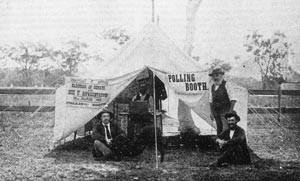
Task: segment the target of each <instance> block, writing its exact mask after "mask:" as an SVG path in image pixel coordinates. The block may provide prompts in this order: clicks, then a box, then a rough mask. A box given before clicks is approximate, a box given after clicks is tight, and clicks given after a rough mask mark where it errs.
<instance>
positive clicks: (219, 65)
mask: <svg viewBox="0 0 300 181" xmlns="http://www.w3.org/2000/svg"><path fill="white" fill-rule="evenodd" d="M206 65H208V67H209V70H213V69H215V68H222V69H223V70H224V71H225V72H229V71H230V70H231V68H232V66H231V65H230V64H229V63H225V62H224V60H221V59H217V58H215V59H213V60H212V61H211V63H210V64H206Z"/></svg>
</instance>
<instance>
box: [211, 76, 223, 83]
mask: <svg viewBox="0 0 300 181" xmlns="http://www.w3.org/2000/svg"><path fill="white" fill-rule="evenodd" d="M212 78H213V80H214V82H215V83H220V82H221V81H222V80H223V74H213V75H212Z"/></svg>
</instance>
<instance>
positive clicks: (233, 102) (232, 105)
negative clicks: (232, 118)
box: [229, 100, 236, 112]
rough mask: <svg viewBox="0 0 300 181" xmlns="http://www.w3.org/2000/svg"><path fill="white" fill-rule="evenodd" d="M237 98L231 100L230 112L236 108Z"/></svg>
mask: <svg viewBox="0 0 300 181" xmlns="http://www.w3.org/2000/svg"><path fill="white" fill-rule="evenodd" d="M235 103H236V100H231V101H230V109H229V112H232V111H233V110H234V106H235Z"/></svg>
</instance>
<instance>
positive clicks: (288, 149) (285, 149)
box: [0, 113, 300, 180]
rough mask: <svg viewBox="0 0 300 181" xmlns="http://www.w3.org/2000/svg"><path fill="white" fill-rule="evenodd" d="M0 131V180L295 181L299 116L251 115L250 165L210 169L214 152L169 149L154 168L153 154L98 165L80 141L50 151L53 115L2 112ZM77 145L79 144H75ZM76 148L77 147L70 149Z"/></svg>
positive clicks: (299, 173)
mask: <svg viewBox="0 0 300 181" xmlns="http://www.w3.org/2000/svg"><path fill="white" fill-rule="evenodd" d="M3 114H4V116H3V120H4V127H5V130H2V129H1V128H0V144H1V146H0V180H299V178H300V161H299V156H300V140H299V138H300V126H299V125H300V121H299V118H300V115H296V114H294V115H288V116H284V117H283V119H282V121H281V122H280V123H277V122H274V119H273V116H275V115H263V117H261V116H262V115H249V121H248V142H249V146H250V148H251V149H252V150H253V152H254V153H252V159H253V163H252V164H251V165H246V166H229V167H226V168H217V169H210V168H209V167H208V164H209V163H210V162H212V161H214V160H215V159H216V158H217V153H216V152H215V151H213V150H206V149H185V148H172V149H171V148H169V149H168V150H167V153H166V156H165V158H166V160H165V162H164V163H162V164H160V165H159V169H155V168H154V167H155V164H154V150H153V149H147V150H146V151H145V152H144V153H143V154H142V155H140V156H138V157H136V158H131V159H129V158H126V159H125V160H122V161H120V162H96V161H94V160H93V158H92V156H91V154H90V151H89V150H88V144H89V143H88V142H84V141H83V139H82V140H79V141H77V142H75V143H73V144H70V143H69V144H67V145H65V146H63V147H60V148H59V149H56V150H54V151H51V152H50V150H49V148H50V144H51V142H52V140H51V138H52V128H53V119H54V113H38V114H35V115H33V116H32V115H31V114H30V113H3ZM76 143H77V144H80V146H78V147H77V146H76ZM74 144H75V146H74Z"/></svg>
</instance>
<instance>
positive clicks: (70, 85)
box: [66, 77, 109, 109]
mask: <svg viewBox="0 0 300 181" xmlns="http://www.w3.org/2000/svg"><path fill="white" fill-rule="evenodd" d="M66 86H67V89H66V90H67V93H66V94H67V99H66V100H67V106H75V107H85V108H97V109H98V108H100V107H102V106H103V105H106V104H107V102H108V100H109V87H108V82H107V81H103V80H89V79H79V78H73V77H66Z"/></svg>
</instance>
